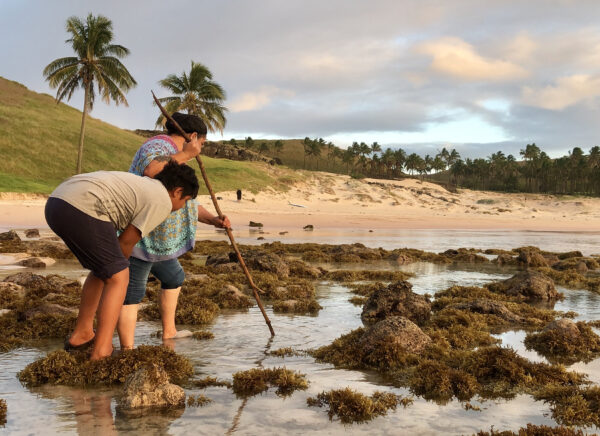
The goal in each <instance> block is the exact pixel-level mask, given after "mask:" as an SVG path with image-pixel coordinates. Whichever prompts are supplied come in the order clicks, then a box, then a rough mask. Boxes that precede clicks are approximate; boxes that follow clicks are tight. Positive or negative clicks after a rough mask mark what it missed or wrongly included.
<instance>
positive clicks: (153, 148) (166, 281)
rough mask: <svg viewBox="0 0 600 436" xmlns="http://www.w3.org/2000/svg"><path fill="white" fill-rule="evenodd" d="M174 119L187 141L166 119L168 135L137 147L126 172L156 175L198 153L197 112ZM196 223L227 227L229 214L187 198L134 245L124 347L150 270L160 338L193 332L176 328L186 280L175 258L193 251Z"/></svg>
mask: <svg viewBox="0 0 600 436" xmlns="http://www.w3.org/2000/svg"><path fill="white" fill-rule="evenodd" d="M173 119H174V120H175V121H176V122H177V124H179V125H180V126H181V128H182V129H183V130H184V132H186V133H187V134H188V135H190V139H191V141H190V142H185V139H184V138H183V136H181V135H179V134H178V133H177V130H176V128H175V126H174V125H172V124H171V122H170V121H167V123H166V126H165V127H166V129H167V134H166V135H158V136H154V137H152V138H150V139H148V140H147V141H146V142H145V143H144V144H143V145H142V146H141V147H140V148H139V150H138V151H137V153H136V154H135V156H134V158H133V162H132V163H131V167H130V168H129V172H130V173H133V174H137V175H139V176H148V177H155V175H156V174H157V173H158V172H160V171H161V170H162V168H163V167H164V166H165V165H166V164H167V162H171V161H175V162H178V163H185V162H187V161H188V160H190V159H193V158H194V157H196V156H197V155H198V154H200V150H201V149H202V145H203V144H204V141H205V140H206V133H207V128H206V125H205V124H204V122H203V121H202V120H201V119H200V118H199V117H197V116H195V115H188V114H182V113H179V112H175V113H174V114H173ZM198 221H200V222H202V223H205V224H210V225H213V226H215V227H218V228H225V227H230V225H231V224H230V222H229V219H228V218H227V217H224V220H221V219H220V218H219V217H218V216H214V215H212V214H211V213H210V212H208V211H207V210H206V209H205V208H204V207H202V206H200V205H199V204H198V203H197V202H196V201H188V202H187V204H186V205H185V206H184V207H183V208H181V209H179V210H177V211H175V212H173V213H171V214H170V215H169V217H168V218H167V219H166V220H165V221H164V222H162V223H161V224H160V225H159V226H158V227H156V228H155V229H154V230H153V231H152V232H151V233H150V234H148V235H147V236H145V237H144V238H143V239H142V240H141V241H140V242H139V243H138V244H137V245H136V246H135V247H134V248H133V251H132V252H131V257H130V258H129V264H130V265H129V285H128V286H127V295H126V297H125V303H124V305H123V308H122V309H121V316H120V317H119V323H118V326H117V330H118V332H119V339H120V342H121V348H122V349H128V348H133V345H134V335H135V325H136V322H137V313H138V308H139V303H140V301H142V299H143V298H144V296H145V295H146V285H147V282H148V276H149V274H150V273H152V275H154V276H155V277H156V278H157V279H158V280H159V281H160V282H161V292H160V295H159V299H158V304H159V311H160V314H161V320H162V338H163V340H168V339H176V338H180V337H185V336H189V335H191V332H189V331H182V332H178V331H177V329H176V327H175V311H176V309H177V300H178V298H179V293H180V290H181V285H182V284H183V281H184V279H185V273H184V271H183V268H182V267H181V265H180V263H179V261H178V260H177V258H178V257H179V256H181V255H182V254H184V253H186V252H188V251H190V250H193V248H194V243H195V238H196V224H197V223H198Z"/></svg>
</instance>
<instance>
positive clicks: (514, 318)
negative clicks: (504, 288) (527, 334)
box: [452, 298, 525, 323]
mask: <svg viewBox="0 0 600 436" xmlns="http://www.w3.org/2000/svg"><path fill="white" fill-rule="evenodd" d="M452 307H453V308H455V309H460V310H468V311H470V312H474V313H481V314H484V315H496V316H498V317H500V318H502V319H503V320H505V321H509V322H514V323H522V322H525V318H523V317H522V316H519V315H516V314H514V313H512V312H511V311H510V310H508V308H507V307H506V306H505V305H504V304H502V303H500V302H498V301H493V300H489V299H487V298H479V299H477V300H473V301H468V302H466V303H459V304H457V305H455V306H452Z"/></svg>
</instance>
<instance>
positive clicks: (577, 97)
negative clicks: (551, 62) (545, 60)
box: [522, 74, 600, 110]
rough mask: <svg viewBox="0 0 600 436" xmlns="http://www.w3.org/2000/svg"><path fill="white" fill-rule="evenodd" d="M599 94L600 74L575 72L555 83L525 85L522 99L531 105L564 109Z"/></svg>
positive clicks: (550, 108)
mask: <svg viewBox="0 0 600 436" xmlns="http://www.w3.org/2000/svg"><path fill="white" fill-rule="evenodd" d="M598 96H600V76H590V75H588V74H575V75H572V76H568V77H561V78H559V79H557V80H556V84H555V85H549V86H545V87H543V88H536V87H530V86H525V87H523V94H522V97H523V98H522V101H523V103H524V104H526V105H529V106H535V107H539V108H543V109H549V110H562V109H564V108H566V107H568V106H572V105H574V104H576V103H579V102H581V101H585V100H589V99H593V98H595V97H598Z"/></svg>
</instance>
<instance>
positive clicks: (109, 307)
mask: <svg viewBox="0 0 600 436" xmlns="http://www.w3.org/2000/svg"><path fill="white" fill-rule="evenodd" d="M198 188H199V185H198V179H197V177H196V174H195V172H194V170H193V169H192V168H191V167H189V166H187V165H185V164H183V165H180V164H178V163H176V162H170V163H168V164H167V165H166V166H165V167H164V169H163V170H162V171H161V172H160V173H159V174H157V175H156V176H155V177H154V178H153V179H152V178H149V177H140V176H137V175H135V174H131V173H126V172H120V171H97V172H93V173H86V174H79V175H77V176H73V177H71V178H69V179H67V180H65V181H64V182H63V183H61V184H60V185H59V186H58V187H57V188H56V189H55V190H54V192H52V194H51V195H50V198H49V199H48V202H47V203H46V209H45V214H46V221H47V222H48V225H49V226H50V228H51V229H52V230H53V231H54V232H55V233H56V234H57V235H58V236H60V237H61V238H62V239H63V240H64V242H65V244H66V245H67V246H68V247H69V249H70V250H71V251H72V252H73V254H74V255H75V256H76V257H77V259H78V260H79V262H80V263H81V265H83V266H84V267H85V268H87V269H89V270H91V272H90V273H89V275H88V277H87V279H86V281H85V283H84V285H83V290H82V294H81V304H80V307H79V314H78V316H77V323H76V325H75V329H74V331H73V333H72V334H71V336H70V337H69V338H68V339H67V340H66V341H65V350H67V351H73V350H84V349H87V348H89V347H90V346H92V345H93V348H92V352H91V356H90V358H91V359H92V360H97V359H101V358H103V357H107V356H110V355H111V354H112V352H113V347H112V337H113V333H114V330H115V326H116V324H117V320H118V318H119V313H120V310H121V306H122V305H123V300H124V299H125V293H126V290H127V284H128V282H129V261H128V259H129V256H130V255H131V250H132V249H133V247H134V246H135V244H137V242H138V241H139V240H140V239H141V238H142V237H144V236H146V235H147V234H148V233H150V232H151V231H152V230H153V229H154V228H155V227H156V226H158V225H159V224H160V223H161V222H163V221H164V220H165V218H166V217H167V216H168V215H169V214H170V213H171V212H172V211H175V210H178V209H180V208H182V207H183V206H184V205H185V203H186V202H187V201H188V200H190V199H192V198H196V196H197V195H198ZM117 231H120V232H121V233H120V234H119V235H118V236H117ZM96 313H97V316H98V323H97V331H96V332H94V329H93V323H94V316H95V315H96Z"/></svg>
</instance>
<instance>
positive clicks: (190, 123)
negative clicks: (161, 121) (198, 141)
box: [165, 112, 207, 136]
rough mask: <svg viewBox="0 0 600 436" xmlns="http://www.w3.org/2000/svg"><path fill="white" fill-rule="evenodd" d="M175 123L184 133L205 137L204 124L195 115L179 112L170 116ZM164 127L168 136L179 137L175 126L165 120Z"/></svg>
mask: <svg viewBox="0 0 600 436" xmlns="http://www.w3.org/2000/svg"><path fill="white" fill-rule="evenodd" d="M171 116H172V117H173V119H174V120H175V122H176V123H177V124H179V125H180V126H181V128H182V129H183V131H184V132H185V133H194V132H196V133H197V134H198V136H206V132H207V129H206V124H204V121H202V119H201V118H200V117H198V116H196V115H189V114H182V113H181V112H175V113H174V114H173V115H171ZM165 127H166V129H167V133H168V134H169V135H173V134H175V135H179V134H180V133H179V130H177V129H176V128H175V125H174V124H173V123H172V122H171V121H170V120H167V122H166V124H165Z"/></svg>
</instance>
